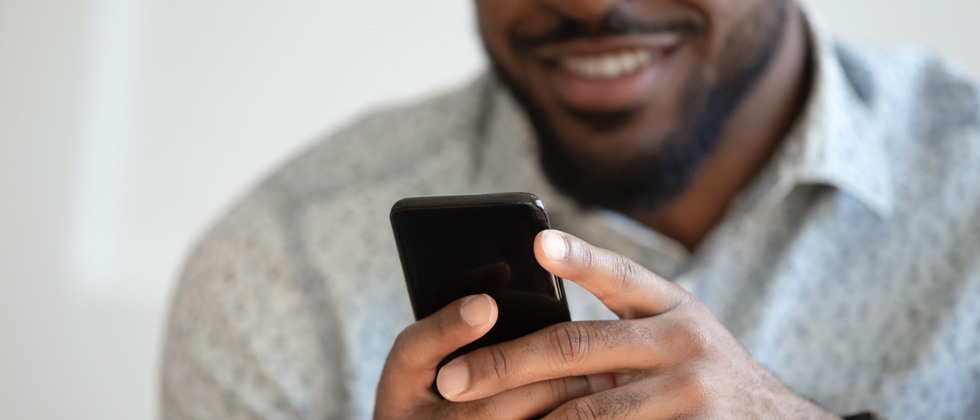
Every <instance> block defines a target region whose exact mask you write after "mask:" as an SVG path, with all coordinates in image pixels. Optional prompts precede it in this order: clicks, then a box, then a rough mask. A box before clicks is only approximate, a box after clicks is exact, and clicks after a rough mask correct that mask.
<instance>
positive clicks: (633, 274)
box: [612, 255, 640, 291]
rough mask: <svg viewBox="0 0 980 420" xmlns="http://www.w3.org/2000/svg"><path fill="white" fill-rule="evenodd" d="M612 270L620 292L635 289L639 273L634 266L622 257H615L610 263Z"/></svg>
mask: <svg viewBox="0 0 980 420" xmlns="http://www.w3.org/2000/svg"><path fill="white" fill-rule="evenodd" d="M612 265H613V266H612V268H613V273H614V276H615V277H614V278H615V279H616V283H617V284H618V285H619V288H620V290H623V291H629V290H633V289H635V288H636V286H637V283H638V282H639V279H640V272H639V269H637V267H636V264H633V261H630V260H629V258H626V257H624V256H622V255H617V256H616V257H615V258H614V259H613V262H612Z"/></svg>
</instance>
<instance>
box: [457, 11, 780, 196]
mask: <svg viewBox="0 0 980 420" xmlns="http://www.w3.org/2000/svg"><path fill="white" fill-rule="evenodd" d="M788 1H790V0H634V1H627V0H620V1H617V0H477V1H476V5H477V10H478V14H479V23H480V31H481V34H482V37H483V41H484V44H485V47H486V49H487V51H488V53H489V55H490V58H491V61H492V62H493V64H494V67H495V69H496V70H497V72H498V74H499V75H500V76H501V78H502V79H503V80H504V81H505V82H506V83H507V84H508V85H509V87H510V88H511V90H512V91H513V92H514V94H515V96H516V97H517V99H518V100H519V102H520V103H521V104H522V106H523V107H524V108H525V111H527V114H528V116H529V118H530V119H531V121H532V123H533V125H534V126H535V129H536V131H537V134H538V137H539V140H540V141H541V146H542V157H541V158H542V164H543V167H544V169H545V171H546V173H547V174H548V176H549V178H551V180H552V182H554V183H555V184H556V185H557V186H558V187H559V188H560V189H562V190H563V191H564V192H565V193H567V194H569V195H571V196H572V197H573V198H575V199H576V200H578V201H579V203H581V204H584V205H587V206H591V205H599V206H603V207H608V208H613V209H617V210H636V209H643V208H653V207H656V206H658V205H661V204H663V203H664V202H665V201H668V200H669V199H670V198H672V197H674V196H676V195H677V194H679V193H680V192H681V191H683V189H684V188H685V187H686V185H687V183H688V182H689V181H690V178H691V177H693V174H694V172H695V170H696V169H697V167H698V164H699V163H700V162H701V161H702V160H703V159H704V157H705V156H707V155H708V154H709V152H710V150H711V149H712V147H713V145H714V143H715V142H716V140H717V138H718V137H719V136H720V135H721V131H722V129H723V128H724V124H725V122H726V121H727V119H728V117H729V116H730V115H731V114H732V112H733V111H734V109H735V108H737V106H738V104H739V102H740V100H741V98H742V97H744V95H745V93H746V92H747V91H749V90H751V87H752V86H753V85H754V84H755V82H756V81H757V79H758V78H759V76H760V75H761V74H762V72H763V71H764V70H765V68H766V67H767V66H768V63H769V61H770V60H771V58H772V55H773V53H774V51H775V50H776V48H777V47H778V45H779V40H780V39H781V38H782V33H783V26H784V25H783V20H784V19H783V17H784V15H785V11H786V5H787V2H788Z"/></svg>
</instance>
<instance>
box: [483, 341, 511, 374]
mask: <svg viewBox="0 0 980 420" xmlns="http://www.w3.org/2000/svg"><path fill="white" fill-rule="evenodd" d="M487 351H488V352H489V353H490V358H491V359H492V360H491V366H492V367H493V369H492V370H490V372H491V373H492V378H493V379H494V380H496V381H497V382H506V381H507V379H508V378H509V376H508V375H509V372H508V367H507V365H508V363H509V362H510V356H508V355H507V353H506V352H505V351H504V350H503V349H501V348H500V346H492V347H488V348H487Z"/></svg>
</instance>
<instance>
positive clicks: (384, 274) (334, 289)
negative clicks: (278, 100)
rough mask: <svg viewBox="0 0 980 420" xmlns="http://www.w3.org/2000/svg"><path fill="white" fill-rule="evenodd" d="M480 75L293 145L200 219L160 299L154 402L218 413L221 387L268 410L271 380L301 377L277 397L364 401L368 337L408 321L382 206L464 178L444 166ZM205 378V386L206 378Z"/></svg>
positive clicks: (461, 159)
mask: <svg viewBox="0 0 980 420" xmlns="http://www.w3.org/2000/svg"><path fill="white" fill-rule="evenodd" d="M486 85H487V80H486V78H481V79H480V80H477V81H476V82H474V83H472V84H470V85H469V86H467V87H465V88H462V89H459V90H456V91H453V92H449V93H446V94H442V95H439V96H437V97H434V98H431V99H427V100H424V101H421V102H418V103H415V104H412V105H406V106H398V107H391V108H387V109H383V110H379V111H376V112H372V113H370V114H369V115H367V116H365V117H362V118H360V119H359V120H357V121H355V122H353V123H351V124H349V125H348V126H347V127H345V128H343V129H341V130H339V131H338V132H336V133H335V134H332V135H329V136H326V137H325V138H323V139H321V140H318V141H316V142H315V143H314V144H312V145H311V146H309V147H308V148H307V149H306V150H303V151H301V152H300V153H298V154H297V155H296V156H295V157H293V158H292V159H290V160H289V161H288V162H286V163H285V164H284V165H282V166H281V167H280V168H279V169H277V170H276V171H274V172H273V173H272V174H270V175H269V176H268V177H267V178H266V179H265V180H263V181H262V182H260V183H259V184H258V185H256V186H255V187H254V188H253V189H251V190H250V191H249V192H248V193H246V194H245V195H244V196H243V197H241V198H240V199H239V200H238V201H237V202H236V203H235V204H234V205H232V206H231V208H230V209H229V210H228V211H227V212H226V213H225V214H224V215H223V216H221V217H220V218H219V219H218V220H217V221H216V222H214V223H213V224H212V225H211V226H210V228H209V229H208V230H207V231H206V233H205V234H204V235H203V236H202V237H201V238H200V239H199V241H198V242H197V244H196V246H195V248H194V249H193V250H192V252H191V253H190V255H189V257H188V258H187V261H186V263H185V267H184V271H183V273H182V276H181V279H180V282H179V284H178V287H177V290H176V293H175V296H174V298H173V299H174V302H173V307H172V309H171V314H170V324H169V327H168V337H167V344H166V352H165V361H164V363H165V366H166V367H165V371H164V384H163V387H164V405H165V409H171V410H172V409H174V407H178V406H180V405H183V404H187V405H194V406H199V407H201V408H202V409H204V408H208V410H212V411H211V412H209V413H206V414H210V417H215V416H217V417H220V416H223V415H224V414H229V413H227V412H225V411H224V410H226V409H229V407H232V408H234V407H235V406H237V405H238V403H239V401H237V400H235V399H234V398H232V399H225V400H223V399H222V398H221V397H220V395H217V394H219V393H220V392H219V391H220V389H219V388H221V387H222V386H231V387H233V388H234V389H235V392H236V393H238V394H242V395H244V394H249V393H252V394H253V395H258V396H261V398H260V400H255V401H252V402H248V401H244V400H243V401H240V402H241V403H242V404H241V405H242V406H248V405H249V404H253V405H254V404H261V405H263V409H266V408H268V409H270V410H273V411H274V410H276V409H278V407H276V406H275V403H276V399H277V398H280V397H281V396H277V395H276V394H275V393H269V392H267V391H268V389H269V388H268V387H269V386H271V385H270V384H275V383H282V382H283V381H286V382H289V383H297V384H302V386H300V387H297V388H295V391H296V393H290V395H288V396H286V398H287V399H288V400H290V401H293V402H295V403H297V404H298V405H299V406H300V407H301V408H302V410H312V411H310V412H304V411H302V410H299V411H300V413H302V414H316V415H312V416H310V417H317V416H321V417H331V416H335V415H339V416H343V417H347V416H349V414H350V411H349V410H353V411H357V412H360V411H363V410H365V409H366V408H365V407H368V406H369V404H368V403H367V400H368V399H369V397H370V395H371V394H370V392H369V391H370V389H371V387H372V386H373V384H372V383H371V381H372V380H373V379H376V378H374V377H375V376H376V375H377V372H374V371H373V370H371V369H374V367H373V366H374V365H378V364H379V363H380V362H379V360H380V361H383V357H384V355H385V351H383V350H386V348H383V347H385V346H381V345H378V344H377V343H386V342H387V341H388V340H390V339H393V334H394V332H396V331H398V330H399V329H400V328H401V327H403V324H405V323H406V320H407V319H408V320H410V319H411V312H410V310H409V308H408V307H407V304H406V303H404V302H403V301H404V300H405V299H404V290H403V289H404V286H403V284H402V283H401V282H402V280H401V272H400V266H399V265H398V258H397V254H396V250H395V248H394V243H393V241H392V240H391V233H390V228H389V227H388V221H387V220H388V219H387V216H388V209H389V208H390V206H391V204H392V203H394V202H395V201H396V200H397V199H398V198H401V197H402V196H405V195H413V194H421V193H424V189H425V188H430V187H431V186H432V185H436V186H438V185H445V184H447V183H451V182H453V180H456V179H460V178H465V177H462V176H446V175H447V174H449V173H451V172H452V171H456V172H458V171H460V168H461V167H465V160H466V159H467V158H468V156H469V155H468V153H467V150H468V145H467V142H468V141H471V140H472V138H473V136H474V135H473V132H474V124H477V122H475V120H474V119H476V118H477V117H478V116H479V114H480V107H481V106H482V104H481V100H482V99H481V97H482V95H484V92H483V90H485V89H487V87H486ZM440 165H443V166H440ZM368 307H377V308H384V311H385V312H384V313H385V314H386V315H385V316H377V315H378V313H377V312H376V311H375V312H372V311H365V310H364V308H368ZM372 314H373V315H374V319H373V320H372V319H371V317H372ZM372 322H373V323H374V324H375V325H376V328H373V329H372V328H367V327H366V326H367V325H368V324H369V323H372ZM389 336H390V337H389ZM362 342H363V343H362ZM360 346H363V347H361V350H359V351H358V352H356V353H351V352H349V351H348V350H349V349H350V348H359V347H360ZM201 363H203V364H204V367H202V365H201ZM240 374H245V375H247V376H248V378H247V380H237V379H236V376H235V375H240ZM331 378H332V379H331ZM216 380H217V381H218V382H219V386H218V387H214V386H211V385H208V383H209V382H210V383H212V385H213V382H214V381H216ZM181 383H183V384H192V385H193V387H192V388H193V389H189V388H187V387H186V386H179V384H181ZM222 384H223V385H222ZM280 399H281V398H280ZM222 401H223V402H222ZM286 408H288V409H290V410H292V409H297V408H296V407H286ZM219 414H220V415H219ZM227 416H229V417H235V416H234V415H230V414H229V415H227ZM204 417H208V416H207V415H206V416H204Z"/></svg>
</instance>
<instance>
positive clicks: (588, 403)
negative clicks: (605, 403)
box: [561, 398, 601, 420]
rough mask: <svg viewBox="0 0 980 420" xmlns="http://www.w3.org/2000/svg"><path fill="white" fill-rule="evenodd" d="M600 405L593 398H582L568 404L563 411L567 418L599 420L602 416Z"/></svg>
mask: <svg viewBox="0 0 980 420" xmlns="http://www.w3.org/2000/svg"><path fill="white" fill-rule="evenodd" d="M600 415H601V413H600V410H599V405H598V404H596V402H595V400H593V399H592V398H581V399H578V400H575V401H572V402H570V403H568V404H567V405H566V408H565V410H564V411H563V412H562V416H561V417H562V418H563V419H565V420H598V419H599V418H600Z"/></svg>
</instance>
